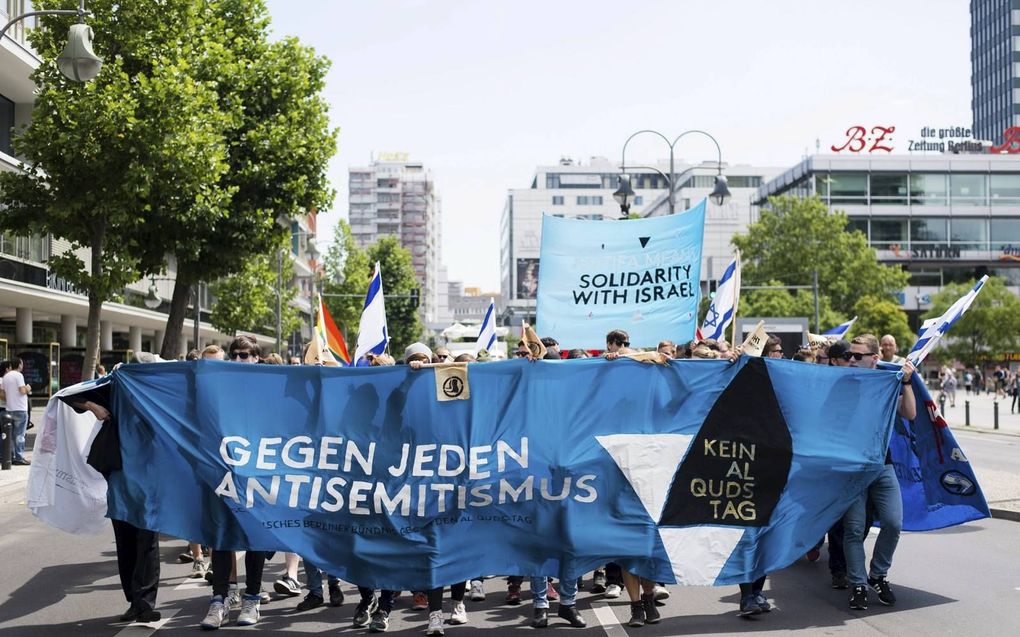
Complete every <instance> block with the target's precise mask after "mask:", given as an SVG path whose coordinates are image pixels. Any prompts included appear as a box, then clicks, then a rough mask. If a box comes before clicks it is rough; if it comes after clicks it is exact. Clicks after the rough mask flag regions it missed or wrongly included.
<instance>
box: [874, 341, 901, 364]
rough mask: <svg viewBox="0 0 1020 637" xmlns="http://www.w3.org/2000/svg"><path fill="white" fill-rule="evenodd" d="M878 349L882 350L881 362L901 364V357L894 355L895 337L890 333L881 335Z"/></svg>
mask: <svg viewBox="0 0 1020 637" xmlns="http://www.w3.org/2000/svg"><path fill="white" fill-rule="evenodd" d="M879 349H880V350H881V352H882V362H884V363H893V364H894V365H902V364H903V360H904V359H903V357H901V356H897V355H896V337H894V336H893V335H892V334H886V335H885V336H883V337H882V340H881V341H880V342H879Z"/></svg>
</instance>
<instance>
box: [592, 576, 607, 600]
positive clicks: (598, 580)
mask: <svg viewBox="0 0 1020 637" xmlns="http://www.w3.org/2000/svg"><path fill="white" fill-rule="evenodd" d="M591 592H593V593H596V594H598V593H605V592H606V572H605V571H599V570H597V571H595V574H594V575H593V576H592V578H591Z"/></svg>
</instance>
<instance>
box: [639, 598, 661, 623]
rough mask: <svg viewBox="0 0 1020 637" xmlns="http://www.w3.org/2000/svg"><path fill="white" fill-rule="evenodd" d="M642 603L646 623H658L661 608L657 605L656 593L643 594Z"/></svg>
mask: <svg viewBox="0 0 1020 637" xmlns="http://www.w3.org/2000/svg"><path fill="white" fill-rule="evenodd" d="M641 605H642V606H643V607H644V609H645V623H646V624H658V623H659V620H660V619H661V617H660V616H659V609H658V608H656V607H655V594H654V593H649V594H647V595H642V596H641Z"/></svg>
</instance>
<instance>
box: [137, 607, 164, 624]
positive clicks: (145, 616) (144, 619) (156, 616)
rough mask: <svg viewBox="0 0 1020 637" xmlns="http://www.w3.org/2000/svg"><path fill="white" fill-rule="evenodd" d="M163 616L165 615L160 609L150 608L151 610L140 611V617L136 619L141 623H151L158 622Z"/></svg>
mask: <svg viewBox="0 0 1020 637" xmlns="http://www.w3.org/2000/svg"><path fill="white" fill-rule="evenodd" d="M162 617H163V616H162V615H161V614H160V612H159V611H158V610H152V609H151V608H150V609H149V610H143V611H141V612H140V613H138V617H137V618H136V619H135V621H136V622H138V623H140V624H151V623H153V622H158V621H159V620H160V618H162Z"/></svg>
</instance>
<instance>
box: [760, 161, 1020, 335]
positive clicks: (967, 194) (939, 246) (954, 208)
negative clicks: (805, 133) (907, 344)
mask: <svg viewBox="0 0 1020 637" xmlns="http://www.w3.org/2000/svg"><path fill="white" fill-rule="evenodd" d="M776 195H794V196H814V195H817V196H818V197H819V198H821V199H822V201H824V202H825V203H826V204H827V205H828V206H829V208H830V209H831V210H840V211H843V212H845V213H846V215H847V218H848V219H849V228H850V229H853V230H860V231H861V232H862V233H864V235H865V236H866V237H867V238H868V241H869V243H870V244H871V246H872V247H873V248H875V250H876V252H877V254H878V258H879V260H880V261H882V262H885V263H889V264H899V265H902V266H903V267H904V268H906V270H907V271H908V272H909V273H910V287H908V288H907V289H905V290H903V291H902V292H901V293H900V295H899V301H900V305H901V306H902V307H903V308H904V309H905V310H907V311H908V313H912V314H914V315H916V314H919V313H923V312H925V311H927V310H928V309H929V308H930V299H931V295H932V294H933V293H934V292H936V291H938V290H939V289H940V288H941V287H942V286H943V285H945V284H947V283H962V282H967V281H971V280H973V279H975V278H977V277H980V276H981V275H983V274H989V275H994V276H999V277H1002V278H1003V279H1005V280H1006V282H1007V284H1008V285H1009V286H1011V288H1012V289H1013V291H1014V292H1017V291H1020V159H1018V158H1017V157H1015V156H1009V155H992V154H973V155H953V154H947V155H925V156H910V155H900V156H897V155H890V156H886V157H857V156H844V155H839V156H837V155H815V156H810V157H807V158H805V159H804V160H803V161H801V162H800V163H799V164H797V165H796V166H794V167H793V168H790V169H789V170H787V171H786V172H784V173H783V174H781V175H779V176H778V177H776V178H775V179H773V180H771V181H769V182H767V183H766V184H764V185H763V186H762V187H761V188H759V189H758V194H757V197H756V202H755V203H756V206H765V205H768V204H767V199H768V197H771V196H776Z"/></svg>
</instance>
